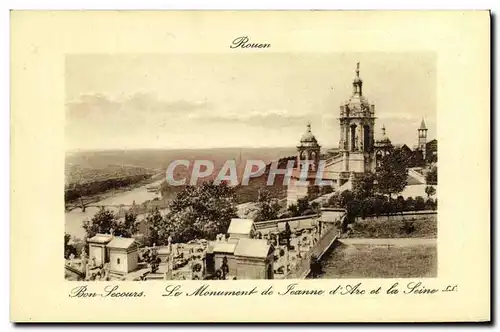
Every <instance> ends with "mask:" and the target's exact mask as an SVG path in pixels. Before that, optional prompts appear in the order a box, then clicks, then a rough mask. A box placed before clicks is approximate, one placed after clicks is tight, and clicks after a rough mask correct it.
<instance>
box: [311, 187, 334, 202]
mask: <svg viewBox="0 0 500 332" xmlns="http://www.w3.org/2000/svg"><path fill="white" fill-rule="evenodd" d="M332 192H333V188H332V186H309V187H308V188H307V199H308V200H310V201H312V200H315V199H316V198H318V197H320V196H322V195H326V194H330V193H332Z"/></svg>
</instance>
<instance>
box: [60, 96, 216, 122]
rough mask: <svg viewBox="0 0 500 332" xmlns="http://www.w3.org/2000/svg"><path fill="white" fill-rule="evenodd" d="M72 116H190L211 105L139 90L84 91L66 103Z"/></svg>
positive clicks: (80, 117) (79, 117) (205, 102)
mask: <svg viewBox="0 0 500 332" xmlns="http://www.w3.org/2000/svg"><path fill="white" fill-rule="evenodd" d="M66 107H67V112H68V115H69V118H70V119H75V120H76V119H83V118H87V117H97V118H98V117H100V116H102V117H105V118H109V117H116V118H118V117H119V118H121V119H123V118H132V119H133V118H136V117H138V116H139V117H143V116H148V115H157V116H161V115H162V114H167V115H169V116H186V115H189V114H193V113H196V112H199V111H202V110H207V109H209V108H210V105H209V104H208V103H207V101H206V100H200V101H186V100H171V101H166V100H160V99H158V98H157V97H156V96H155V95H153V94H145V93H137V94H134V95H131V96H125V97H122V98H118V99H111V98H109V97H107V96H105V95H102V94H91V95H82V96H80V98H79V99H78V100H76V101H71V102H68V103H67V104H66Z"/></svg>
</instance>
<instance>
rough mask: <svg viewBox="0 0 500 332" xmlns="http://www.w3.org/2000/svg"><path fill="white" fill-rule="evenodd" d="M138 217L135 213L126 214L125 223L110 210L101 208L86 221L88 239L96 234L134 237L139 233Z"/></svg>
mask: <svg viewBox="0 0 500 332" xmlns="http://www.w3.org/2000/svg"><path fill="white" fill-rule="evenodd" d="M136 220H137V216H136V215H135V214H133V213H126V214H125V218H124V220H123V221H121V220H119V218H118V217H117V216H116V215H115V214H114V213H113V212H111V211H110V210H108V209H105V208H101V209H99V211H97V212H96V214H95V215H94V216H93V217H92V218H91V219H87V220H84V222H83V229H85V233H86V237H87V239H89V238H91V237H93V236H95V235H96V234H113V235H116V236H122V237H132V236H133V235H134V234H135V233H136V232H137V223H136Z"/></svg>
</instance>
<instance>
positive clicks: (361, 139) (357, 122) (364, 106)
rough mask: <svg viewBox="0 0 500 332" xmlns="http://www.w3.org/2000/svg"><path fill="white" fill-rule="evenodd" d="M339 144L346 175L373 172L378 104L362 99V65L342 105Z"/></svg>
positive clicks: (357, 67) (357, 69) (357, 68)
mask: <svg viewBox="0 0 500 332" xmlns="http://www.w3.org/2000/svg"><path fill="white" fill-rule="evenodd" d="M339 120H340V142H339V147H340V150H341V151H342V153H343V154H344V170H343V171H344V172H367V171H370V170H371V169H372V163H373V158H372V152H373V147H374V143H375V142H374V128H375V105H373V104H370V103H369V102H368V100H367V99H366V98H365V97H364V96H363V80H362V79H361V78H360V76H359V62H358V63H357V66H356V76H355V77H354V80H353V82H352V95H351V97H350V98H349V100H348V101H347V102H345V103H343V104H342V105H341V106H340V118H339Z"/></svg>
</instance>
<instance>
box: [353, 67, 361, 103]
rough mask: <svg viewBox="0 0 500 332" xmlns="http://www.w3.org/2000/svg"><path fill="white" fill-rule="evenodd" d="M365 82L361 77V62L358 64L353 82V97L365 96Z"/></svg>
mask: <svg viewBox="0 0 500 332" xmlns="http://www.w3.org/2000/svg"><path fill="white" fill-rule="evenodd" d="M362 88H363V81H362V80H361V78H360V77H359V61H358V62H357V63H356V77H354V81H352V92H353V95H360V96H361V95H363V89H362Z"/></svg>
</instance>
